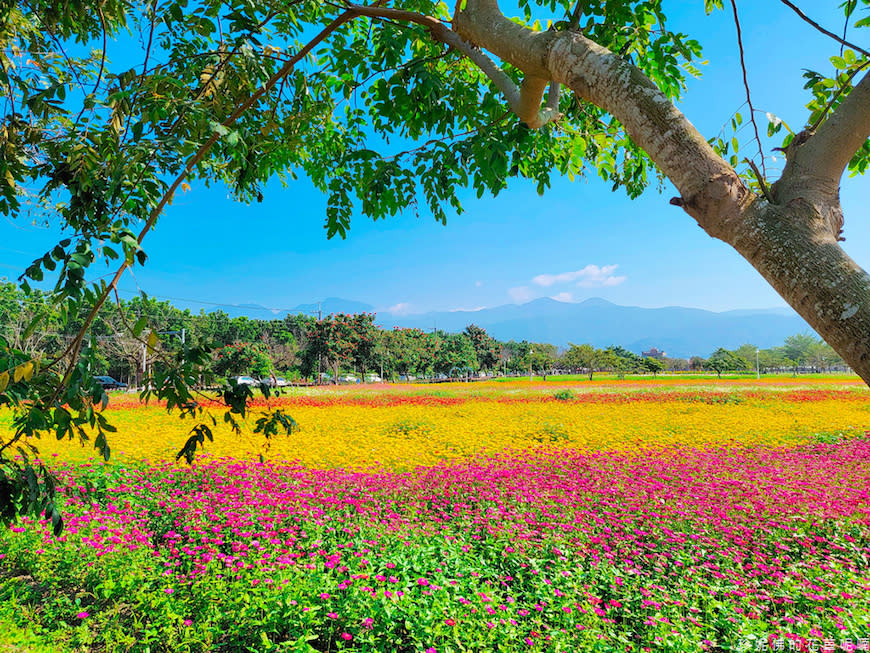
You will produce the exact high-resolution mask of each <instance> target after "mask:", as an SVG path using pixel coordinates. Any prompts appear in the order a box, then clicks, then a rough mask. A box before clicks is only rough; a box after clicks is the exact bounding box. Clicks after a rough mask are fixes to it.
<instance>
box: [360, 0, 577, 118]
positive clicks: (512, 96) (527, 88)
mask: <svg viewBox="0 0 870 653" xmlns="http://www.w3.org/2000/svg"><path fill="white" fill-rule="evenodd" d="M346 7H347V10H348V11H350V12H353V13H354V14H355V15H357V16H368V17H370V18H385V19H389V20H396V21H403V22H409V23H415V24H417V25H421V26H423V27H425V28H426V29H427V30H429V33H430V34H431V36H432V38H433V39H435V40H436V41H440V42H441V43H444V44H445V45H447V46H450V47H452V48H455V49H456V50H457V51H459V52H461V53H462V54H464V55H465V56H466V57H468V58H469V59H470V60H471V61H472V62H474V64H475V65H476V66H477V67H478V68H479V69H480V70H481V72H482V73H483V74H484V75H486V76H487V77H488V78H489V79H490V81H492V83H493V84H495V87H496V88H497V89H498V90H499V91H501V92H502V94H503V95H504V97H505V99H506V100H507V103H508V106H510V108H511V111H513V112H514V113H515V114H516V115H517V117H518V118H519V119H520V120H522V121H523V122H524V123H525V124H526V125H528V126H529V127H531V128H532V129H538V128H540V127H543V126H544V125H546V124H547V123H549V122H552V121H553V120H557V119H558V118H559V117H561V114H560V113H559V111H558V107H559V102H558V99H559V92H558V85H556V91H555V93H554V92H553V89H552V88H551V93H550V96H549V97H548V102H547V106H546V107H543V108H542V107H541V102H542V101H543V98H544V91H545V90H546V88H547V85H548V84H550V80H548V79H542V78H538V77H535V76H533V75H526V77H525V78H524V79H523V82H522V84H521V85H520V86H517V85H516V84H515V83H514V81H513V80H512V79H511V78H510V77H508V75H507V73H505V72H504V71H503V70H502V69H501V68H499V67H498V66H497V65H496V63H495V62H494V61H493V60H492V59H491V58H490V57H489V56H487V55H486V53H485V52H484V51H483V50H481V49H480V48H478V47H476V46H474V45H472V44H471V43H469V42H468V41H466V40H465V39H463V38H462V37H461V36H460V35H459V34H458V33H456V32H455V31H453V30H452V29H450V28H449V27H447V25H445V24H444V23H443V22H441V21H440V20H438V19H437V18H435V17H433V16H426V15H424V14H418V13H415V12H413V11H404V10H401V9H391V8H386V7H379V6H373V5H370V6H364V5H353V4H351V5H346ZM554 102H555V106H553V104H554Z"/></svg>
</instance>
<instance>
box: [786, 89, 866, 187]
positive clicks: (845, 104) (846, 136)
mask: <svg viewBox="0 0 870 653" xmlns="http://www.w3.org/2000/svg"><path fill="white" fill-rule="evenodd" d="M868 138H870V72H868V73H866V74H865V75H864V77H863V78H862V79H861V81H860V82H858V84H856V85H855V86H854V87H853V88H852V92H851V93H849V95H847V96H846V98H845V99H844V100H843V101H842V102H841V103H840V104H839V105H838V106H837V108H836V109H834V111H833V112H832V113H831V115H830V116H829V117H828V119H827V120H825V121H824V122H823V123H822V124H821V125H820V126H819V128H818V131H816V132H815V134H810V136H809V138H808V139H807V140H806V142H805V143H804V144H803V145H801V146H800V147H797V148H796V151H795V153H794V154H793V155H792V158H791V159H789V161H788V163H787V164H786V167H785V170H784V171H783V178H785V177H786V176H787V175H788V174H791V173H793V172H794V171H796V170H799V171H803V172H805V173H807V174H811V175H812V176H813V177H816V178H819V179H822V180H824V181H827V182H829V183H832V184H834V185H838V184H839V180H840V177H841V176H842V175H843V170H845V169H846V166H847V165H848V164H849V161H850V160H851V159H852V157H853V156H855V152H857V151H858V149H859V148H860V147H861V146H862V145H863V144H864V142H865V141H866V140H867V139H868Z"/></svg>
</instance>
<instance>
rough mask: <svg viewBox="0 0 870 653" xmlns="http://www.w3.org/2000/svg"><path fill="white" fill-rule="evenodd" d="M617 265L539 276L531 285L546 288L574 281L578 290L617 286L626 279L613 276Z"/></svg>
mask: <svg viewBox="0 0 870 653" xmlns="http://www.w3.org/2000/svg"><path fill="white" fill-rule="evenodd" d="M618 267H619V266H618V265H603V266H601V267H598V266H597V265H592V264H589V265H587V266H586V267H585V268H583V269H581V270H575V271H573V272H560V273H559V274H539V275H538V276H536V277H535V278H533V279H532V283H534V284H536V285H538V286H543V287H544V288H548V287H549V286H552V285H553V284H556V283H569V282H571V281H576V282H577V286H578V287H580V288H599V287H604V286H618V285H619V284H621V283H622V282H623V281H625V280H626V279H627V278H628V277H625V276H615V275H614V274H613V273H614V272H615V271H616V268H618Z"/></svg>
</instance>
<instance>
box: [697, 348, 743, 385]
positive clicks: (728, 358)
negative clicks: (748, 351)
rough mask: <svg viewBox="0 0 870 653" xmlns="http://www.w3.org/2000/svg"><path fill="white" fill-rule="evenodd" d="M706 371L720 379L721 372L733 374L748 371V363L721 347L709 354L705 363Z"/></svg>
mask: <svg viewBox="0 0 870 653" xmlns="http://www.w3.org/2000/svg"><path fill="white" fill-rule="evenodd" d="M706 367H707V369H710V370H713V371H714V372H716V375H717V376H718V377H720V378H721V377H722V372H735V371H743V370H746V369H749V363H748V362H747V361H746V360H744V359H743V358H741V357H740V356H738V355H737V354H735V353H734V352H733V351H729V350H728V349H725V348H723V347H719V349H717V350H716V351H714V352H713V353H712V354H710V357H709V358H708V359H707V362H706Z"/></svg>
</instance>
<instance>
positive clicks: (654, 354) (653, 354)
mask: <svg viewBox="0 0 870 653" xmlns="http://www.w3.org/2000/svg"><path fill="white" fill-rule="evenodd" d="M641 356H643V357H644V358H658V359H659V360H661V359H663V358H664V357H665V356H667V353H665V352H663V351H659V350H658V349H656V348H655V347H651V348H650V350H649V351H642V352H641Z"/></svg>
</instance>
